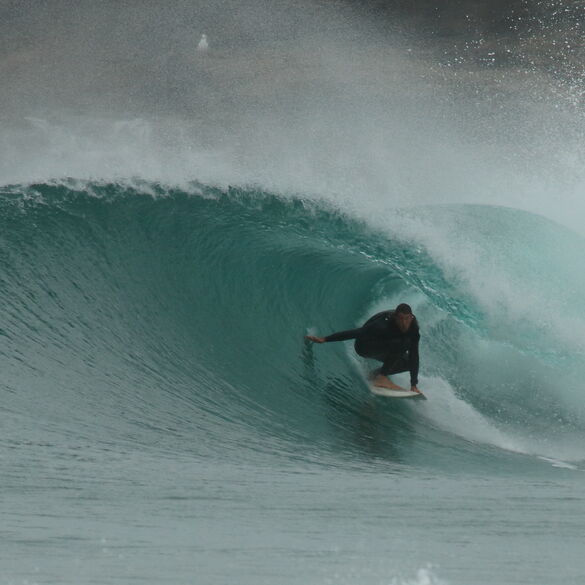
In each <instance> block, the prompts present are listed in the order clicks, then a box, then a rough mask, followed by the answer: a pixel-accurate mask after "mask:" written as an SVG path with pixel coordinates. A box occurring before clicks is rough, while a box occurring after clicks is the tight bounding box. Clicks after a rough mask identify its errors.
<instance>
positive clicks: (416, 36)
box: [0, 2, 583, 229]
mask: <svg viewBox="0 0 585 585" xmlns="http://www.w3.org/2000/svg"><path fill="white" fill-rule="evenodd" d="M25 12H26V14H28V13H29V11H26V10H25V7H24V5H19V6H18V7H17V6H14V7H12V9H11V10H9V11H8V17H9V18H8V20H7V21H5V23H4V26H5V28H6V29H8V30H10V35H9V37H8V38H9V39H12V40H13V43H14V47H11V46H10V45H9V44H8V42H7V43H5V44H6V45H7V47H6V48H5V49H4V51H3V60H2V69H3V72H4V73H5V76H4V79H5V81H6V82H5V84H4V85H3V91H2V106H3V107H2V111H3V115H2V119H3V127H4V130H3V133H2V136H3V140H2V142H3V144H2V157H1V158H2V163H1V167H0V177H2V180H3V182H5V183H6V182H20V181H27V180H43V179H49V178H60V177H64V176H71V177H76V178H88V177H91V178H114V177H115V178H119V177H121V178H128V177H133V176H139V177H142V178H148V179H151V180H162V181H166V182H170V183H174V182H175V183H176V182H181V181H185V180H190V179H197V180H200V181H204V182H215V183H220V184H229V183H237V184H242V183H246V184H250V183H252V184H260V185H262V186H263V187H265V188H270V189H273V190H278V191H280V192H295V193H303V194H311V195H313V196H319V197H328V198H330V199H332V200H333V201H338V202H340V203H341V204H342V205H347V204H349V205H353V206H354V207H357V208H359V209H360V210H361V211H362V212H364V211H365V212H366V213H367V212H370V213H373V214H377V213H379V211H380V209H381V208H382V209H383V208H392V207H396V206H404V205H413V204H414V205H416V204H419V203H451V202H472V203H487V204H496V205H506V206H510V207H516V208H521V209H525V210H529V211H533V212H536V213H540V214H543V215H545V216H546V217H549V218H551V219H554V220H558V221H562V222H563V223H565V224H566V225H570V226H571V227H572V228H573V229H580V225H581V223H580V222H579V221H578V220H576V219H575V218H576V214H575V208H576V206H580V205H581V203H580V193H581V189H582V185H583V176H582V171H581V169H582V164H581V162H582V159H583V156H582V154H583V153H582V144H583V140H582V132H583V120H582V114H581V110H580V108H579V106H578V103H579V100H580V98H579V95H580V87H579V84H578V79H577V80H567V79H564V80H560V79H559V78H554V77H553V76H551V75H549V74H548V73H547V72H545V71H542V70H539V69H538V68H535V67H532V68H530V66H529V65H526V66H518V65H516V66H508V65H507V64H504V65H501V66H500V65H499V64H498V63H496V64H495V66H493V67H491V68H490V67H484V68H483V69H481V68H479V67H477V66H473V65H472V66H467V65H466V64H464V65H463V66H462V65H460V64H458V58H457V55H455V56H451V54H449V55H447V56H446V55H445V54H444V53H445V50H444V44H445V43H444V42H443V44H442V45H440V44H439V43H435V45H433V42H432V37H431V38H425V37H424V32H423V33H420V32H419V31H417V30H412V29H408V28H407V27H408V22H404V23H401V22H400V20H398V18H396V19H395V20H392V19H390V18H386V19H385V20H384V21H383V22H382V23H381V22H376V20H375V17H373V16H372V14H371V13H368V11H366V9H365V8H364V9H363V10H362V12H361V14H360V10H359V8H358V7H357V6H356V5H351V4H343V3H340V4H336V5H329V4H327V3H315V2H301V3H295V4H294V5H290V4H289V3H287V2H271V3H264V2H246V3H238V2H214V3H200V4H198V3H190V2H189V3H187V2H172V3H165V4H164V6H163V5H162V4H160V3H158V2H149V3H134V2H128V3H124V4H123V5H117V4H113V3H100V4H98V5H95V4H90V3H81V4H76V5H75V8H72V6H71V5H70V4H69V3H67V2H58V3H54V4H53V3H52V4H50V5H44V7H40V6H36V5H35V6H34V9H31V11H30V13H31V14H32V21H30V20H29V19H28V18H27V19H25V18H24V17H23V14H25ZM11 24H14V28H12V27H11V26H10V25H11ZM203 32H206V34H208V37H209V39H210V49H209V51H207V52H206V53H204V54H202V53H198V52H197V49H196V48H197V44H198V42H199V39H200V37H201V34H203ZM478 36H479V39H475V40H476V41H477V42H479V41H481V40H482V38H481V34H479V33H478ZM458 42H460V40H458ZM515 50H516V51H517V52H519V51H520V50H521V48H520V47H518V48H516V49H515ZM514 56H515V57H517V58H518V62H521V61H520V60H519V57H520V56H519V55H514ZM460 58H461V56H460ZM559 59H562V54H561V55H560V57H559Z"/></svg>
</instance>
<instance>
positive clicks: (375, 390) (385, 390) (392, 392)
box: [370, 385, 426, 398]
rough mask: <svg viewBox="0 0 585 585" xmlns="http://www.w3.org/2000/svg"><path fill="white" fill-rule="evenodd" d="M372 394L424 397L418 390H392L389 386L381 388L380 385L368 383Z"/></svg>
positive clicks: (394, 396) (392, 396)
mask: <svg viewBox="0 0 585 585" xmlns="http://www.w3.org/2000/svg"><path fill="white" fill-rule="evenodd" d="M370 390H371V392H372V394H375V395H376V396H385V397H386V398H416V397H419V398H426V396H425V395H424V394H422V393H420V392H412V391H411V390H405V389H404V388H400V390H392V389H391V388H381V387H380V386H372V385H370Z"/></svg>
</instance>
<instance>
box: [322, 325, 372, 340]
mask: <svg viewBox="0 0 585 585" xmlns="http://www.w3.org/2000/svg"><path fill="white" fill-rule="evenodd" d="M362 329H363V327H358V328H357V329H348V330H347V331H339V332H338V333H332V334H331V335H328V336H327V337H325V338H324V339H325V341H345V340H346V339H355V338H356V337H357V336H358V335H359V333H360V332H361V330H362Z"/></svg>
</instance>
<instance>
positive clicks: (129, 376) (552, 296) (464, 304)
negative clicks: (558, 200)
mask: <svg viewBox="0 0 585 585" xmlns="http://www.w3.org/2000/svg"><path fill="white" fill-rule="evenodd" d="M0 221H1V222H2V228H1V230H0V234H1V235H0V242H1V244H0V245H1V256H0V261H1V263H2V270H1V279H2V295H3V298H2V303H1V304H0V306H1V316H0V323H1V330H0V334H1V335H2V338H3V340H4V342H3V344H2V353H1V354H0V360H1V362H0V363H1V368H2V372H3V380H4V387H5V389H6V391H7V392H6V403H5V408H6V412H7V413H10V417H11V420H13V419H14V417H16V418H18V420H20V421H21V422H20V423H19V424H21V425H26V424H30V425H38V427H39V428H41V429H44V430H45V431H48V430H50V431H51V432H60V433H65V434H74V435H76V436H87V437H91V439H92V441H94V442H96V443H99V444H103V445H111V444H116V445H118V446H120V445H137V446H139V447H140V448H141V449H163V450H165V451H169V452H173V453H177V454H180V453H189V454H190V455H193V454H195V455H197V456H202V457H211V458H212V460H217V461H219V460H225V459H230V458H233V459H234V460H238V461H242V460H244V461H246V460H249V461H252V462H254V461H256V462H258V461H263V462H266V460H267V458H268V460H272V459H273V458H277V459H278V460H281V461H283V462H284V461H290V460H293V461H300V462H306V463H312V464H317V465H320V466H331V465H333V466H337V465H339V464H340V462H342V461H343V464H344V465H347V464H348V462H349V463H352V464H354V465H357V466H363V465H368V466H371V468H372V469H376V466H378V465H380V461H383V462H388V461H393V462H395V463H397V464H408V465H415V466H422V467H423V468H424V467H437V466H439V467H441V468H443V469H445V470H448V471H454V470H455V469H457V467H458V466H460V465H461V464H462V462H464V463H465V464H466V465H468V466H471V467H473V466H474V465H481V467H482V469H484V470H485V469H486V466H487V468H492V467H493V468H494V469H496V468H497V469H500V470H501V469H509V470H516V469H518V465H519V461H524V462H526V464H530V461H534V460H535V456H536V457H541V458H542V457H545V458H549V459H551V460H554V461H560V462H561V463H563V462H569V461H571V462H572V464H576V465H579V462H580V461H581V460H583V459H585V448H584V447H583V446H582V445H583V440H582V439H583V436H584V435H585V411H584V410H583V406H582V405H581V401H580V400H579V398H578V396H579V392H580V383H579V380H580V379H582V374H583V373H585V360H584V357H583V354H584V352H583V349H584V348H583V342H582V341H581V340H582V339H583V336H582V335H581V334H582V332H583V331H585V326H584V323H585V321H584V314H583V309H582V307H581V303H580V302H579V301H580V298H582V296H583V292H585V282H584V281H583V277H582V276H576V275H578V274H581V273H580V272H577V270H576V267H577V265H578V261H579V260H578V258H577V254H576V250H578V249H579V246H582V239H581V237H580V236H578V235H576V234H573V233H571V232H570V231H568V230H567V229H566V228H562V227H560V226H558V225H556V224H554V223H552V222H550V221H548V220H545V219H543V218H541V217H539V216H535V215H532V214H529V213H526V212H519V211H515V210H510V209H506V208H500V207H489V206H477V205H451V206H436V207H425V208H420V209H418V210H416V211H413V210H397V211H396V212H395V214H394V216H393V217H392V218H386V219H385V220H384V222H383V223H382V222H381V221H378V222H366V221H363V220H360V219H356V217H350V216H348V215H347V214H345V213H342V212H341V211H339V210H337V209H335V208H334V207H332V206H330V205H327V204H319V203H315V202H312V201H308V200H304V199H302V198H294V197H288V198H285V197H281V196H278V195H275V194H271V193H266V192H259V191H257V190H253V189H248V190H246V189H235V188H232V189H226V190H222V189H219V188H214V187H209V186H204V185H195V184H194V185H191V186H190V187H189V189H186V190H185V189H183V190H180V189H171V188H167V187H163V186H161V185H158V184H153V183H142V184H134V185H130V184H108V183H75V182H65V183H55V184H49V183H47V184H36V185H27V186H11V187H5V188H4V189H3V190H2V192H1V194H0ZM569 277H570V278H569ZM569 281H570V282H571V283H572V286H571V287H569V288H568V289H567V287H566V286H565V285H564V284H563V283H566V282H569ZM400 301H407V302H410V303H411V304H412V305H413V306H414V308H415V312H416V314H417V316H418V318H419V321H420V323H421V330H422V335H423V339H422V345H421V354H422V362H421V373H422V377H421V387H422V388H423V389H424V390H425V391H426V392H427V394H428V397H429V400H428V401H426V402H422V403H421V402H415V403H402V402H400V403H398V404H396V403H394V402H393V403H389V402H384V401H383V400H381V399H374V398H373V397H371V396H370V395H369V392H368V388H367V384H366V382H365V373H366V372H367V369H368V368H369V367H371V366H372V365H373V364H371V363H369V364H368V363H365V362H364V361H363V360H358V359H356V357H355V355H354V354H353V351H352V348H351V345H346V344H343V343H339V344H328V345H323V346H308V345H305V344H304V342H303V336H304V335H305V334H306V333H307V331H315V332H318V333H321V334H327V333H331V332H333V331H335V330H341V329H346V328H349V327H354V326H358V325H359V324H361V323H362V322H363V321H364V320H365V319H366V318H367V317H368V316H369V315H370V314H372V313H373V312H374V311H377V310H381V309H383V308H392V307H393V306H395V305H396V304H397V303H398V302H400ZM26 421H28V423H27V422H26ZM33 421H34V422H33ZM567 464H568V463H567ZM384 465H385V464H384Z"/></svg>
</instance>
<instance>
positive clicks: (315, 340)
mask: <svg viewBox="0 0 585 585" xmlns="http://www.w3.org/2000/svg"><path fill="white" fill-rule="evenodd" d="M305 339H308V340H309V341H312V342H313V343H325V338H324V337H316V336H315V335H305Z"/></svg>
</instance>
